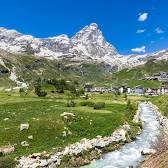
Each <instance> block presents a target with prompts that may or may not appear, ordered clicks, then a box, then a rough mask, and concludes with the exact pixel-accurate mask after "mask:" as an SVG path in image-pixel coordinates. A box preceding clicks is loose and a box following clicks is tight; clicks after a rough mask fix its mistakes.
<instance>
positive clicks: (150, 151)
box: [141, 148, 156, 155]
mask: <svg viewBox="0 0 168 168" xmlns="http://www.w3.org/2000/svg"><path fill="white" fill-rule="evenodd" d="M154 153H156V150H155V149H148V148H144V149H143V150H142V151H141V154H142V155H151V154H154Z"/></svg>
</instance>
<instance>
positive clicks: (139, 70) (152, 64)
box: [112, 60, 168, 87]
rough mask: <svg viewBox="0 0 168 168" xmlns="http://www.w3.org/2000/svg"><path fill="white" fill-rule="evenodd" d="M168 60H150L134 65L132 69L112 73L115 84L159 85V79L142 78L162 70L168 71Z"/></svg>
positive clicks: (133, 85) (132, 85)
mask: <svg viewBox="0 0 168 168" xmlns="http://www.w3.org/2000/svg"><path fill="white" fill-rule="evenodd" d="M167 67H168V60H160V61H155V60H150V61H148V62H147V63H146V64H144V65H140V66H137V67H134V68H132V69H124V70H122V71H120V72H117V73H115V74H113V75H112V79H113V80H112V81H113V86H121V85H124V86H130V87H135V86H137V85H141V86H143V87H158V86H160V82H158V81H145V80H141V79H142V78H144V77H145V76H148V75H152V74H154V73H157V72H160V71H165V72H167V71H168V68H167Z"/></svg>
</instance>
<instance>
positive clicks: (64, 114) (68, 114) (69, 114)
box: [60, 112, 75, 117]
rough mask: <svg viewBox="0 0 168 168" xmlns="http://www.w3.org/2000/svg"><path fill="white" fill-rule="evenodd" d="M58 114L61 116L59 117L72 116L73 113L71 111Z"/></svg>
mask: <svg viewBox="0 0 168 168" xmlns="http://www.w3.org/2000/svg"><path fill="white" fill-rule="evenodd" d="M60 116H61V117H64V116H71V117H74V116H75V115H74V114H73V113H68V112H63V113H62V114H61V115H60Z"/></svg>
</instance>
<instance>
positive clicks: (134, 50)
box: [131, 46, 146, 53]
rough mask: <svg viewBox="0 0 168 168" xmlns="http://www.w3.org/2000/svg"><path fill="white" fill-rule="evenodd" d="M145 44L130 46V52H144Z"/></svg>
mask: <svg viewBox="0 0 168 168" xmlns="http://www.w3.org/2000/svg"><path fill="white" fill-rule="evenodd" d="M145 48H146V47H145V46H142V47H139V48H132V49H131V51H132V52H137V53H141V52H146V50H145Z"/></svg>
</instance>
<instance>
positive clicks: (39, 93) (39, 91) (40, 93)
mask: <svg viewBox="0 0 168 168" xmlns="http://www.w3.org/2000/svg"><path fill="white" fill-rule="evenodd" d="M35 94H36V95H37V96H39V97H45V96H46V95H47V92H46V91H43V90H42V89H41V86H40V85H36V86H35Z"/></svg>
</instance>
